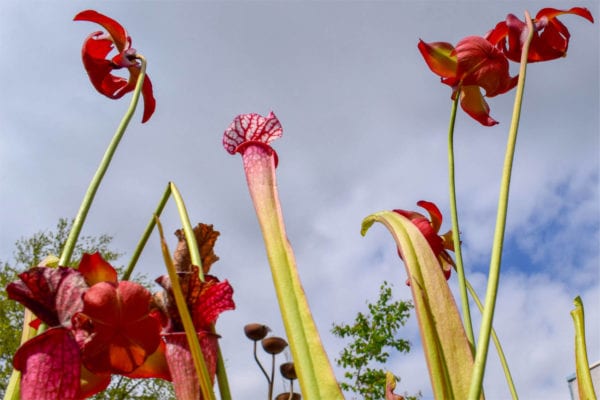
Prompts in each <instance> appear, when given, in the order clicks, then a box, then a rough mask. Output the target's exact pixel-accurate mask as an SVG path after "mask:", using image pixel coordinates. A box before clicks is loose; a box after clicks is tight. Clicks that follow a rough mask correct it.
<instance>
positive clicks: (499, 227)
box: [469, 11, 534, 400]
mask: <svg viewBox="0 0 600 400" xmlns="http://www.w3.org/2000/svg"><path fill="white" fill-rule="evenodd" d="M525 20H526V21H527V30H528V34H527V39H526V40H525V43H523V49H522V50H521V66H520V69H519V82H518V84H517V93H516V94H515V103H514V107H513V117H512V121H511V124H510V130H509V133H508V143H507V145H506V154H505V157H504V167H503V169H502V181H501V184H500V195H499V199H498V213H497V216H496V230H495V232H494V244H493V247H492V256H491V260H490V271H489V276H488V286H487V291H486V294H485V309H484V310H483V316H482V319H481V329H480V330H479V340H478V342H477V353H476V354H475V364H474V365H473V375H472V379H471V386H470V388H469V400H477V399H479V397H480V395H481V389H482V388H481V387H482V383H483V375H484V372H485V364H486V361H487V353H488V347H489V344H490V333H491V330H492V320H493V319H494V309H495V307H496V295H497V294H498V283H499V280H500V264H501V262H502V245H503V243H504V231H505V228H506V214H507V210H508V193H509V188H510V177H511V172H512V164H513V158H514V154H515V145H516V142H517V132H518V130H519V119H520V117H521V103H522V101H523V90H524V88H525V73H526V70H527V56H528V54H529V44H530V43H531V38H532V37H533V29H534V28H533V22H532V20H531V16H530V15H529V13H528V12H527V11H525Z"/></svg>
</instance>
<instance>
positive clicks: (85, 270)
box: [78, 252, 117, 286]
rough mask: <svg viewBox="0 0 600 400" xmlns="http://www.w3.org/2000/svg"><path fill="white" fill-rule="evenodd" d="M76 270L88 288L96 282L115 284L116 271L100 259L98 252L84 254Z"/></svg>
mask: <svg viewBox="0 0 600 400" xmlns="http://www.w3.org/2000/svg"><path fill="white" fill-rule="evenodd" d="M78 269H79V272H80V273H81V275H83V277H84V278H85V281H86V283H87V284H88V285H89V286H93V285H94V284H96V283H98V282H112V283H117V271H116V270H115V269H114V268H113V267H112V266H111V265H110V264H109V263H108V262H107V261H106V260H104V258H102V256H101V255H100V253H99V252H96V253H94V254H87V253H85V254H84V255H83V256H82V257H81V261H80V262H79V267H78Z"/></svg>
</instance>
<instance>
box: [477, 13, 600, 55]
mask: <svg viewBox="0 0 600 400" xmlns="http://www.w3.org/2000/svg"><path fill="white" fill-rule="evenodd" d="M563 14H574V15H579V16H580V17H582V18H585V19H587V20H588V21H590V22H592V23H593V22H594V18H593V17H592V14H591V13H590V11H589V10H588V9H587V8H583V7H573V8H571V9H569V10H557V9H555V8H544V9H542V10H540V11H539V12H538V13H537V15H536V16H535V18H534V19H533V27H534V29H535V32H534V34H533V38H532V40H531V44H530V46H529V54H528V57H527V62H538V61H549V60H554V59H556V58H560V57H565V56H566V55H567V49H568V47H569V39H570V38H571V34H570V33H569V30H568V29H567V27H566V26H565V25H563V23H562V22H560V21H559V20H558V18H556V17H558V16H559V15H563ZM526 37H527V24H526V23H525V22H523V21H521V20H520V19H519V18H517V17H516V16H514V15H513V14H508V15H507V17H506V20H505V21H501V22H499V23H498V24H497V25H496V27H495V28H494V29H492V30H491V31H490V32H488V34H487V35H486V39H488V40H489V41H490V42H491V43H492V44H493V45H494V46H496V47H498V49H500V50H502V51H503V52H504V54H506V57H508V58H509V59H510V60H512V61H515V62H520V61H521V49H522V48H523V43H524V41H525V38H526Z"/></svg>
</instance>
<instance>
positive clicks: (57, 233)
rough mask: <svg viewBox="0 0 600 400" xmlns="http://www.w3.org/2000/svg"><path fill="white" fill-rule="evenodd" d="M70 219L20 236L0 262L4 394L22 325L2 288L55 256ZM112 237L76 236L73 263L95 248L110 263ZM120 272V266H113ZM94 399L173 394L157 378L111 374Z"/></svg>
mask: <svg viewBox="0 0 600 400" xmlns="http://www.w3.org/2000/svg"><path fill="white" fill-rule="evenodd" d="M71 224H72V221H69V220H67V219H65V218H61V219H60V220H59V221H58V223H57V224H56V227H55V229H53V230H46V231H40V232H37V233H35V234H33V235H32V236H31V237H28V238H21V239H19V240H18V241H17V242H16V243H15V251H14V254H13V260H12V261H11V262H7V261H0V285H1V287H2V288H3V290H0V310H2V312H3V318H0V391H1V392H2V393H4V392H5V391H6V386H7V385H8V380H9V378H10V374H11V372H12V356H13V354H14V353H15V351H16V350H17V348H18V347H19V342H20V340H21V330H22V328H23V307H22V306H21V305H20V304H19V303H17V302H16V301H12V300H10V299H9V298H8V297H7V295H6V291H5V290H4V288H6V285H8V284H9V283H10V282H12V281H14V280H16V279H18V277H17V275H18V274H19V273H21V272H23V271H24V270H26V269H27V268H29V267H31V266H35V265H38V264H39V263H40V262H41V261H42V260H43V259H44V258H45V257H46V256H48V255H50V254H53V255H56V256H59V255H60V253H61V251H62V249H63V247H64V245H65V241H66V240H67V236H68V235H69V231H70V229H71ZM111 243H112V237H111V236H109V235H101V236H83V237H81V238H80V239H79V241H78V244H77V246H76V248H75V251H74V253H73V257H72V260H74V262H73V264H77V263H78V262H79V261H78V260H79V259H80V258H81V256H82V255H83V253H94V252H96V251H99V252H100V253H101V254H102V257H103V258H104V259H105V260H106V261H108V262H110V263H111V264H113V265H114V261H116V260H117V259H118V258H119V257H120V256H121V253H119V252H118V251H115V250H113V249H111V248H110V244H111ZM115 268H116V269H117V270H118V271H119V273H120V272H122V269H123V268H122V267H119V266H115ZM135 280H136V281H137V282H139V283H140V284H142V285H144V286H147V287H148V286H149V282H148V279H147V278H146V277H145V276H144V275H140V274H137V275H136V276H135ZM93 398H94V399H98V400H99V399H106V400H108V399H110V400H119V399H137V400H157V399H160V400H163V399H174V398H175V395H174V392H173V389H172V385H171V383H170V382H167V381H164V380H161V379H143V380H141V379H137V380H135V379H128V378H125V377H123V376H114V377H113V379H112V381H111V384H110V386H109V387H108V388H107V389H106V390H105V391H104V392H102V393H99V394H97V395H96V396H94V397H93Z"/></svg>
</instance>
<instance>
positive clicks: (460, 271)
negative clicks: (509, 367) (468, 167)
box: [448, 90, 475, 354]
mask: <svg viewBox="0 0 600 400" xmlns="http://www.w3.org/2000/svg"><path fill="white" fill-rule="evenodd" d="M455 96H456V97H455V98H454V101H453V102H452V110H451V112H450V123H449V126H448V183H449V188H450V216H451V218H452V241H453V244H454V254H456V260H455V264H456V275H457V276H458V288H459V293H460V302H461V307H462V317H463V325H464V326H465V333H466V334H467V339H468V340H469V343H470V344H471V350H472V351H473V354H475V336H474V335H473V323H472V322H471V311H470V309H469V298H468V296H467V287H466V279H465V269H464V267H463V259H462V250H461V246H460V229H459V227H458V211H457V207H456V180H455V173H454V171H455V169H454V123H455V122H456V110H457V108H458V101H459V99H460V90H458V91H457V92H456V94H455Z"/></svg>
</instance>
